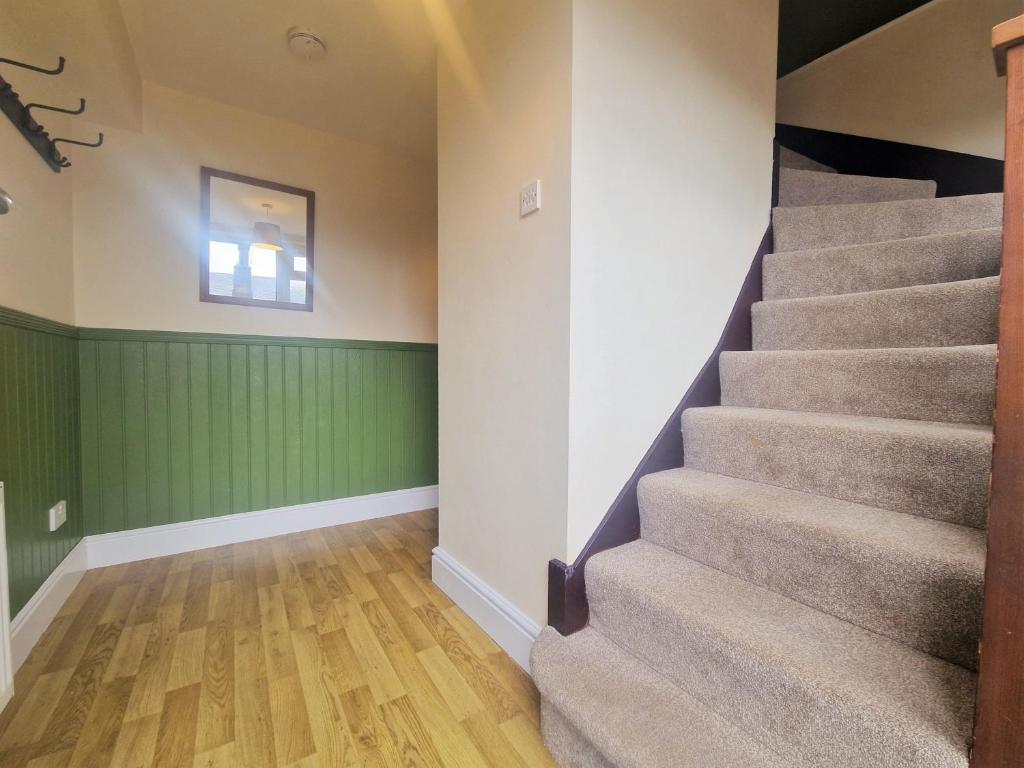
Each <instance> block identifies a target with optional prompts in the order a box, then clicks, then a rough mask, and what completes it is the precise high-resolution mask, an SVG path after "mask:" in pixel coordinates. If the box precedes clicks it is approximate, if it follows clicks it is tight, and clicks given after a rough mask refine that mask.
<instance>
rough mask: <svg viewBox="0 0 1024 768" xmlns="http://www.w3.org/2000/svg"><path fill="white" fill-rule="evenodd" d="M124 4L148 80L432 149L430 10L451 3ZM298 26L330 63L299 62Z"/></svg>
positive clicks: (265, 0)
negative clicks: (291, 32)
mask: <svg viewBox="0 0 1024 768" xmlns="http://www.w3.org/2000/svg"><path fill="white" fill-rule="evenodd" d="M460 1H461V0H460ZM120 2H121V8H122V10H123V15H124V21H125V24H126V26H127V29H128V34H129V37H130V39H131V42H132V47H133V48H134V51H135V58H136V61H137V62H138V65H139V69H140V71H141V74H142V78H143V79H144V80H153V81H156V82H158V83H161V84H164V85H166V86H169V87H171V88H176V89H179V90H183V91H188V92H191V93H195V94H198V95H201V96H205V97H208V98H211V99H215V100H217V101H222V102H225V103H228V104H232V105H235V106H238V107H242V108H245V109H251V110H255V111H259V112H262V113H265V114H270V115H273V116H276V117H280V118H284V119H287V120H292V121H294V122H298V123H301V124H304V125H307V126H310V127H313V128H318V129H321V130H324V131H329V132H332V133H336V134H341V135H344V136H349V137H353V138H356V139H359V140H363V141H367V142H372V143H375V144H383V145H385V146H388V147H391V148H393V149H396V150H398V151H401V152H403V153H406V154H412V155H418V156H430V155H432V154H433V153H434V151H435V135H436V130H435V113H436V108H435V82H436V75H435V72H436V68H435V61H436V55H435V49H436V46H435V35H434V33H433V31H432V26H431V18H435V21H436V14H435V15H434V16H431V15H429V14H428V10H430V9H434V10H436V7H437V6H439V5H443V6H447V7H448V8H450V7H451V5H452V4H453V2H452V1H450V0H288V1H287V2H281V0H120ZM428 6H429V8H428ZM293 25H298V26H302V27H307V28H309V29H311V30H312V31H314V32H315V33H317V34H318V35H320V36H321V37H322V38H323V39H324V40H325V42H326V44H327V51H328V52H327V56H326V58H324V59H322V60H320V61H317V62H305V61H301V60H299V59H297V58H295V57H294V56H293V55H292V54H291V53H290V52H289V50H288V47H287V42H286V33H287V30H288V28H289V27H291V26H293Z"/></svg>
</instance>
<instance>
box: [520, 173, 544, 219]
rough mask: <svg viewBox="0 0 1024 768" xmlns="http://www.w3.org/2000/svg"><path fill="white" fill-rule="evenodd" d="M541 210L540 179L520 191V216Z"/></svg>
mask: <svg viewBox="0 0 1024 768" xmlns="http://www.w3.org/2000/svg"><path fill="white" fill-rule="evenodd" d="M539 210H540V179H538V180H537V181H535V182H533V183H532V184H529V185H527V186H525V187H523V188H522V190H520V192H519V218H523V217H524V216H529V215H530V214H531V213H533V212H534V211H539Z"/></svg>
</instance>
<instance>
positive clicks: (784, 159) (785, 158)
mask: <svg viewBox="0 0 1024 768" xmlns="http://www.w3.org/2000/svg"><path fill="white" fill-rule="evenodd" d="M779 167H780V168H792V169H794V170H803V171H819V172H822V173H835V172H836V169H835V168H832V167H830V166H827V165H825V164H824V163H819V162H817V161H816V160H811V158H809V157H804V156H803V155H801V154H800V153H799V152H794V151H793V150H791V149H787V148H786V147H779Z"/></svg>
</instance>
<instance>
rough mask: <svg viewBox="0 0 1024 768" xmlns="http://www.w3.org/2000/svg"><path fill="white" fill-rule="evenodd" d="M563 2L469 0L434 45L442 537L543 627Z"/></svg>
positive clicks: (554, 515)
mask: <svg viewBox="0 0 1024 768" xmlns="http://www.w3.org/2000/svg"><path fill="white" fill-rule="evenodd" d="M571 12H572V11H571V3H570V1H569V0H521V1H520V2H514V3H493V2H490V0H471V1H470V2H468V3H467V4H466V6H465V7H464V8H463V9H462V11H461V13H460V15H459V16H458V17H457V18H456V19H454V24H453V25H451V26H449V25H442V26H444V27H445V28H447V29H449V32H450V34H447V35H446V36H445V37H444V40H445V42H444V45H443V47H442V50H441V52H440V54H439V56H438V60H439V61H438V189H439V193H438V215H439V227H438V262H439V280H438V283H439V286H438V299H439V305H440V316H439V379H440V380H439V387H440V487H441V501H440V537H441V538H440V546H441V548H442V549H444V550H445V551H446V552H448V553H449V554H450V555H451V556H452V557H454V558H455V559H456V560H458V561H459V562H461V563H462V564H463V565H464V566H466V567H467V568H469V569H470V570H471V571H473V572H474V573H475V574H476V575H477V576H479V577H480V578H482V579H484V580H485V581H486V582H488V583H489V584H490V585H491V586H492V587H493V588H494V589H496V590H497V591H499V592H500V593H502V594H503V595H504V596H505V597H506V598H508V599H509V600H511V601H512V602H513V603H514V604H516V605H517V606H518V607H519V608H520V609H521V610H524V611H526V612H527V613H528V614H529V615H530V616H532V617H533V618H534V619H535V620H536V621H538V622H541V623H542V622H543V621H544V620H545V617H546V614H547V610H546V606H545V599H544V595H545V592H546V588H547V587H546V563H547V561H548V559H549V558H551V557H564V556H565V525H566V517H565V503H566V481H567V478H566V467H567V464H566V462H567V455H566V450H567V432H566V431H567V428H568V394H569V385H568V365H569V355H568V352H569V162H570V157H569V152H570V109H571V100H570V96H571V82H570V76H571V52H572V26H571ZM532 179H540V180H541V183H542V185H543V186H542V199H543V209H542V210H541V211H540V212H539V213H535V214H533V215H532V216H529V217H528V218H526V219H520V218H519V207H518V194H519V189H520V188H521V187H522V186H524V185H526V184H527V183H528V182H529V181H531V180H532Z"/></svg>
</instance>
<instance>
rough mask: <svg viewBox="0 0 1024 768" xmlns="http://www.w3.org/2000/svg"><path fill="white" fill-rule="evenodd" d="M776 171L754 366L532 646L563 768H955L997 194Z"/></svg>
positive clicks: (978, 506) (984, 476)
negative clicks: (579, 601)
mask: <svg viewBox="0 0 1024 768" xmlns="http://www.w3.org/2000/svg"><path fill="white" fill-rule="evenodd" d="M782 163H783V166H784V167H783V168H782V169H781V173H780V204H781V205H780V207H779V208H777V209H776V210H775V212H774V218H773V223H774V233H775V250H776V253H774V254H772V255H769V256H767V257H766V259H765V262H764V301H762V302H759V303H758V304H755V305H754V307H753V309H752V313H751V314H752V318H751V319H752V328H753V347H754V348H753V351H751V352H727V353H724V354H723V355H722V357H721V360H720V372H721V384H722V405H721V406H716V407H709V408H694V409H690V410H688V411H686V412H684V414H683V419H682V431H683V441H684V454H685V457H686V466H685V467H682V468H679V469H675V470H670V471H667V472H661V473H657V474H654V475H648V476H647V477H645V478H643V479H642V480H641V482H640V486H639V489H638V501H639V507H640V519H641V538H640V540H639V541H636V542H633V543H631V544H627V545H625V546H622V547H618V548H616V549H613V550H610V551H607V552H603V553H601V554H598V555H595V556H594V557H592V558H591V559H590V560H589V561H588V564H587V566H586V568H587V570H586V577H587V597H588V602H589V605H590V616H591V621H590V625H589V626H588V627H587V628H586V629H585V630H583V631H581V632H578V633H576V634H574V635H572V636H570V637H561V636H560V635H558V633H556V632H555V631H554V630H552V629H550V628H549V629H546V630H545V631H544V632H543V633H542V635H541V637H540V638H539V639H538V641H537V643H536V645H535V647H534V653H533V672H534V677H535V679H536V682H537V685H538V687H539V688H540V691H541V695H542V698H543V718H542V720H543V730H544V735H545V739H546V741H547V743H548V746H549V748H550V749H551V751H552V754H554V755H555V757H556V758H557V759H558V760H559V762H560V763H561V764H562V765H564V766H572V767H576V766H580V767H583V766H586V767H590V766H594V767H600V768H605V767H607V766H637V768H639V767H640V766H645V767H649V766H673V767H679V768H687V767H689V766H701V767H702V768H704V767H710V768H717V767H718V766H722V767H723V768H725V767H726V766H729V767H732V766H740V765H743V766H747V765H749V766H844V767H850V768H859V767H863V768H876V767H877V766H891V767H892V768H911V767H914V768H945V767H947V766H948V767H950V768H952V767H954V766H956V767H957V768H966V766H967V763H968V745H969V740H970V736H971V725H972V716H973V706H974V688H975V677H976V670H977V662H978V639H979V631H980V615H981V614H980V611H981V593H982V583H983V575H984V562H985V539H986V536H985V530H984V527H985V515H986V507H987V497H988V480H989V470H990V463H991V446H992V430H991V421H992V411H993V404H994V382H995V358H996V350H995V342H996V331H997V327H996V321H997V314H998V302H999V262H1000V250H1001V216H1002V198H1001V195H971V196H965V197H959V198H940V199H936V198H935V185H934V183H932V182H922V181H916V180H904V179H874V178H869V177H859V176H843V175H840V174H836V173H834V172H832V171H831V169H828V168H825V167H822V166H820V165H818V164H815V163H813V162H812V161H808V160H806V158H801V157H800V156H799V155H795V154H794V153H790V152H783V155H782Z"/></svg>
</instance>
